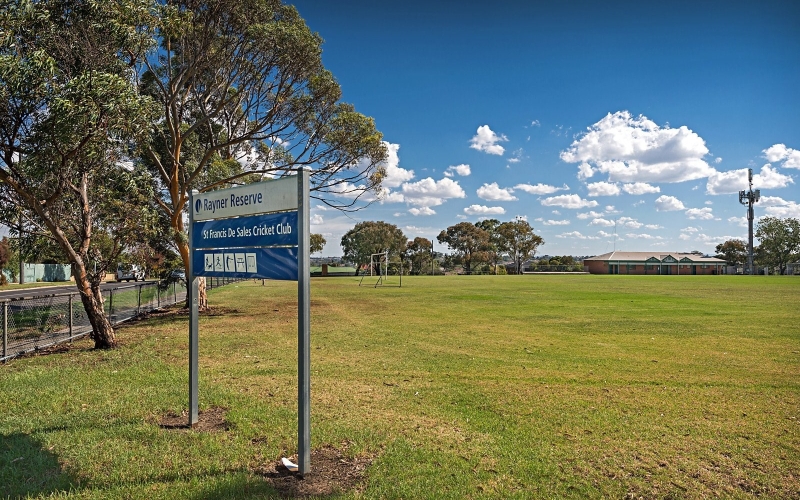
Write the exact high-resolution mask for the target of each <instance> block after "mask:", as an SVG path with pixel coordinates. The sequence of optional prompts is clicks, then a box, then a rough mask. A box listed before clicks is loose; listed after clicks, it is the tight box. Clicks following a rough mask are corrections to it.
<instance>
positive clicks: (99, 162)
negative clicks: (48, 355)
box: [0, 0, 152, 348]
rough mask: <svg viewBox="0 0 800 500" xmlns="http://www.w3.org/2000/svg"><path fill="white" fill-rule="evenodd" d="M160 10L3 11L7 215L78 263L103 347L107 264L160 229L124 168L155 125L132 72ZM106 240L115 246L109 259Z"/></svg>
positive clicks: (20, 4) (54, 0) (2, 144)
mask: <svg viewBox="0 0 800 500" xmlns="http://www.w3.org/2000/svg"><path fill="white" fill-rule="evenodd" d="M150 12H151V9H150V4H149V3H148V2H147V1H144V0H141V1H140V0H117V1H115V2H94V1H89V0H38V1H32V0H20V1H16V2H3V9H2V10H0V198H2V200H1V201H2V203H0V218H2V219H3V222H5V223H8V225H11V226H14V225H15V224H19V225H21V226H23V227H25V228H26V230H27V234H26V238H33V239H34V240H36V241H38V242H39V245H40V246H41V245H42V244H44V245H47V244H48V243H50V244H52V246H55V247H56V248H57V249H58V251H59V252H60V253H61V254H62V255H63V258H66V259H67V260H68V261H69V263H70V264H71V267H72V275H73V276H74V279H75V282H76V285H77V287H78V290H79V292H80V297H81V301H82V303H83V306H84V309H85V310H86V314H87V316H88V319H89V321H90V323H91V325H92V328H93V334H92V335H93V338H94V342H95V347H98V348H108V347H113V346H114V345H115V342H116V340H115V335H114V330H113V328H112V326H111V324H110V323H109V321H108V319H107V318H106V316H105V314H104V310H103V297H102V295H101V293H100V280H101V278H102V277H103V276H104V274H105V265H103V263H108V262H111V261H112V260H113V258H114V257H115V256H114V255H109V252H110V253H112V254H113V253H114V252H117V253H118V252H119V251H121V249H122V248H123V247H124V246H126V244H127V242H129V241H132V240H134V239H135V238H138V236H139V235H141V234H143V233H144V232H145V229H146V227H147V225H148V221H149V220H150V212H149V210H148V207H149V206H150V201H149V200H150V199H151V197H152V195H151V194H150V193H149V188H148V182H147V181H148V176H146V175H145V176H142V175H141V173H142V172H140V171H137V170H135V169H133V168H132V167H130V166H129V168H123V167H122V166H121V162H123V161H124V160H125V159H126V158H127V157H128V155H129V154H130V150H129V148H128V144H129V141H130V140H132V139H133V138H134V137H136V136H137V134H139V133H141V132H142V131H143V130H146V128H147V126H148V123H149V121H150V113H149V102H150V101H149V99H146V98H142V97H141V96H140V95H139V93H138V91H137V88H136V84H135V78H136V71H135V70H134V69H133V68H134V67H135V65H136V62H137V60H138V58H139V57H140V56H141V55H142V54H143V53H144V51H146V50H147V48H148V47H149V45H150V43H151V41H152V38H151V36H150V33H149V31H148V28H147V26H149V25H150V24H151V19H150V17H149V16H150ZM100 201H102V203H100ZM20 217H21V218H22V222H20V220H19V218H20ZM98 234H105V235H108V236H109V237H110V238H111V239H112V240H113V241H114V242H115V244H114V245H112V246H111V247H110V250H109V247H108V246H107V245H103V246H102V248H101V246H98V244H97V241H96V240H97V235H98ZM100 239H103V238H100ZM104 250H105V251H104ZM90 262H99V263H101V265H100V266H99V267H98V268H97V269H95V268H94V267H93V266H90V265H89V264H90Z"/></svg>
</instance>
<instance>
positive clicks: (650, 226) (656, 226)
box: [644, 224, 664, 229]
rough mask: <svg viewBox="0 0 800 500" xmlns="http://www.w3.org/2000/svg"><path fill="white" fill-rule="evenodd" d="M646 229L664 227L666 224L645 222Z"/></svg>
mask: <svg viewBox="0 0 800 500" xmlns="http://www.w3.org/2000/svg"><path fill="white" fill-rule="evenodd" d="M644 227H645V229H664V226H662V225H660V224H645V225H644Z"/></svg>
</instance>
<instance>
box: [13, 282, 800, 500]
mask: <svg viewBox="0 0 800 500" xmlns="http://www.w3.org/2000/svg"><path fill="white" fill-rule="evenodd" d="M396 280H397V278H392V279H390V283H393V284H396V283H397V281H396ZM366 281H367V280H365V284H366ZM358 282H359V279H358V278H327V279H324V278H323V279H315V280H313V281H312V337H311V338H312V375H311V376H312V446H313V447H314V448H318V447H322V446H325V445H332V446H334V447H337V448H339V449H342V450H346V451H345V452H346V453H347V454H348V455H352V456H369V457H372V459H373V462H372V465H371V466H370V467H369V468H368V469H367V471H366V478H365V481H364V483H363V484H362V486H361V487H360V488H359V489H357V490H355V491H344V492H342V493H341V494H339V495H334V496H336V497H339V496H341V497H343V498H349V497H359V498H437V499H439V498H498V497H503V498H586V497H615V498H620V497H625V496H626V495H628V496H631V497H634V498H636V497H640V496H641V497H645V498H651V497H658V498H665V497H672V498H702V497H709V496H718V495H719V496H723V497H727V498H751V497H756V496H758V497H767V498H798V497H800V472H798V471H800V422H799V421H798V419H800V310H798V304H799V303H800V300H799V299H800V279H797V278H793V277H748V276H708V277H702V276H661V277H658V276H641V277H634V276H500V277H494V276H472V277H461V276H453V277H449V276H448V277H419V278H417V277H408V278H405V277H404V278H403V287H402V288H392V287H383V288H378V289H374V288H371V287H366V286H364V287H359V286H358ZM209 301H210V304H211V306H212V308H215V311H216V313H220V312H221V313H223V314H216V313H215V315H206V316H202V317H201V320H200V407H201V411H202V410H204V409H207V408H211V407H222V408H225V409H227V416H226V419H227V422H228V429H227V430H226V431H218V432H197V431H186V430H169V429H163V428H161V427H160V426H159V425H158V421H159V419H160V418H161V416H163V415H165V414H167V413H169V412H172V413H178V414H179V413H180V412H181V411H183V410H185V409H186V406H187V401H188V396H187V384H188V375H187V366H188V360H187V348H188V340H187V317H186V316H185V315H184V316H174V317H168V318H159V319H152V320H148V321H145V322H138V323H133V324H130V325H127V326H125V327H123V328H120V329H119V330H118V335H119V338H120V339H121V341H122V344H123V345H122V347H121V348H119V349H116V350H113V351H93V350H91V349H89V348H88V345H89V344H88V343H87V344H80V346H81V347H82V348H78V349H73V350H72V351H70V352H67V353H62V354H57V355H51V356H44V357H35V358H27V359H20V360H15V361H13V362H11V363H9V364H8V365H6V366H0V410H1V411H2V414H0V497H2V496H11V497H17V496H25V495H29V496H49V495H56V496H62V495H63V496H69V497H74V498H246V497H263V498H271V497H274V496H276V495H277V492H275V491H274V490H272V489H271V488H270V486H269V485H268V484H267V482H266V481H265V479H264V477H263V476H261V475H259V474H258V473H257V472H256V471H257V470H258V469H259V467H263V466H264V465H268V464H272V463H274V461H275V460H277V459H279V458H280V457H281V456H288V455H291V454H293V453H295V452H296V432H297V420H296V418H297V417H296V397H297V375H296V370H297V361H296V355H297V340H296V338H297V334H296V317H297V305H296V284H295V283H292V282H266V284H265V286H262V283H261V282H260V281H258V282H247V283H239V284H236V285H230V286H227V287H223V288H219V289H214V290H211V291H210V292H209ZM311 467H312V474H313V468H314V464H313V462H312V464H311Z"/></svg>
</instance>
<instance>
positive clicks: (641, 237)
mask: <svg viewBox="0 0 800 500" xmlns="http://www.w3.org/2000/svg"><path fill="white" fill-rule="evenodd" d="M625 237H626V238H630V239H632V240H663V239H664V238H662V237H661V236H653V235H651V234H647V233H644V234H634V233H628V234H626V235H625Z"/></svg>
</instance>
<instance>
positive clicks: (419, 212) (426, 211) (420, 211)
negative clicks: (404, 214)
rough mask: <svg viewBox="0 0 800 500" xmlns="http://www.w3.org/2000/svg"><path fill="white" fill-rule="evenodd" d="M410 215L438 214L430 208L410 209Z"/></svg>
mask: <svg viewBox="0 0 800 500" xmlns="http://www.w3.org/2000/svg"><path fill="white" fill-rule="evenodd" d="M408 213H410V214H411V215H436V212H435V211H434V210H433V209H432V208H430V207H421V208H409V209H408Z"/></svg>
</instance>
